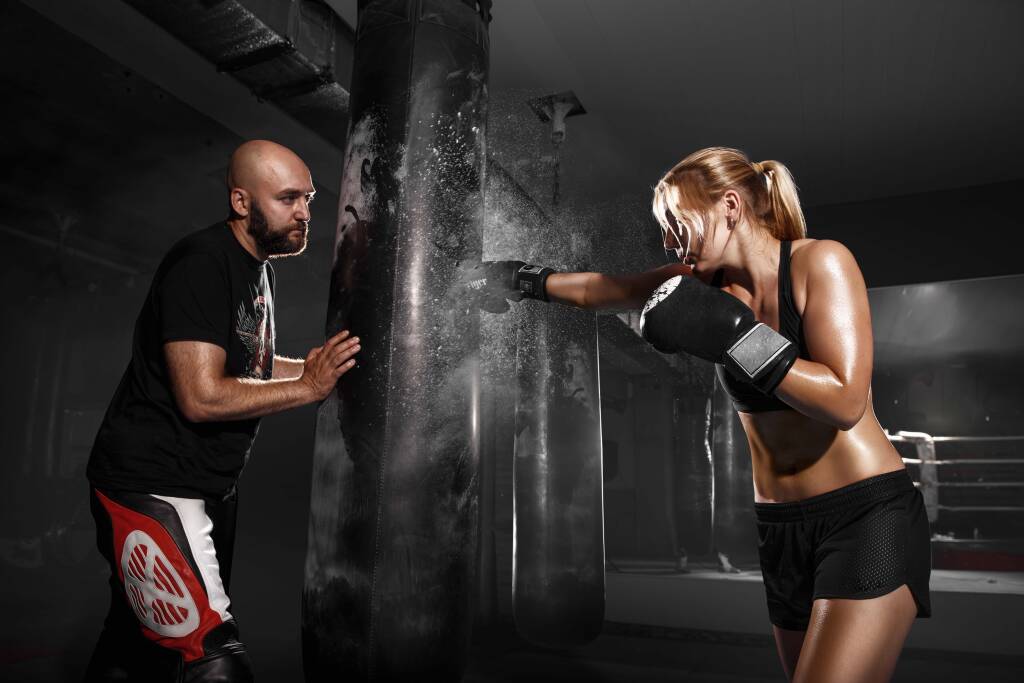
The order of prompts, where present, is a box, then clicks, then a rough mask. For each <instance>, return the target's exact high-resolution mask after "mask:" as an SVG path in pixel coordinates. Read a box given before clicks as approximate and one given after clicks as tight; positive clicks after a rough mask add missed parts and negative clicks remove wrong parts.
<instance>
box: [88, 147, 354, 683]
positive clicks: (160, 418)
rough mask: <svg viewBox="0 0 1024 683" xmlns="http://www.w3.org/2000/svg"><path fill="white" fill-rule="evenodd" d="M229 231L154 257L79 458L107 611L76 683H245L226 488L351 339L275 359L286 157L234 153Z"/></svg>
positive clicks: (321, 384)
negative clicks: (110, 392)
mask: <svg viewBox="0 0 1024 683" xmlns="http://www.w3.org/2000/svg"><path fill="white" fill-rule="evenodd" d="M227 180H228V193H229V195H228V198H229V203H230V215H229V217H228V219H227V220H226V221H223V222H219V223H217V224H215V225H212V226H210V227H209V228H206V229H204V230H200V231H198V232H195V233H193V234H191V235H188V236H187V237H185V238H184V239H183V240H181V241H180V242H178V243H177V244H175V245H174V246H173V247H172V248H171V250H170V252H169V253H168V254H167V255H166V256H165V257H164V259H163V261H162V262H161V263H160V266H159V267H158V268H157V271H156V274H155V275H154V277H153V283H152V285H151V287H150V290H149V295H148V296H147V297H146V301H145V303H144V304H143V307H142V311H141V312H140V313H139V317H138V319H137V321H136V323H135V337H134V341H133V344H132V357H131V361H130V362H129V364H128V369H127V370H126V371H125V373H124V375H123V377H122V378H121V383H120V384H119V385H118V387H117V391H116V392H115V394H114V397H113V399H112V401H111V403H110V407H109V408H108V409H107V413H106V416H105V417H104V419H103V423H102V425H101V426H100V430H99V433H98V435H97V437H96V442H95V444H94V445H93V449H92V454H91V456H90V458H89V465H88V469H87V476H88V478H89V483H90V495H91V503H92V513H93V517H94V519H95V520H96V529H97V544H98V546H99V549H100V552H101V553H102V554H103V556H104V557H105V558H106V559H107V561H108V562H109V564H110V568H111V576H110V587H111V605H110V611H109V613H108V615H107V619H106V622H105V624H104V629H103V633H102V634H101V636H100V639H99V643H98V644H97V646H96V650H95V651H94V653H93V657H92V660H91V662H90V664H89V669H88V671H87V673H86V680H87V681H115V680H116V681H125V680H130V681H135V680H138V681H147V682H150V681H151V682H154V683H156V682H160V681H175V682H179V681H188V682H197V683H198V682H207V683H209V682H212V681H218V682H220V681H250V680H252V672H251V668H250V666H249V659H248V656H247V654H246V652H245V647H244V646H243V645H242V643H241V642H240V640H239V638H238V630H237V627H236V626H235V621H234V619H233V618H232V616H231V613H230V611H229V608H230V601H229V599H228V594H227V591H228V579H229V575H230V568H231V554H232V547H233V542H234V527H235V510H236V500H237V496H236V488H235V485H236V481H237V479H238V476H239V474H240V473H241V471H242V467H243V465H244V464H245V461H246V459H247V458H248V455H249V450H250V448H251V446H252V442H253V439H254V437H255V436H256V429H257V426H258V423H259V419H260V418H261V417H262V416H264V415H269V414H271V413H276V412H279V411H282V410H286V409H288V408H294V407H296V406H301V405H304V404H307V403H312V402H314V401H319V400H322V399H324V398H325V397H326V396H327V395H328V394H329V393H330V392H331V390H332V389H333V388H334V386H335V384H336V383H337V381H338V379H339V378H340V377H341V376H342V375H343V374H344V373H345V372H347V371H348V370H349V369H351V368H352V367H353V366H354V364H355V360H354V358H353V356H354V355H355V353H356V352H357V351H359V339H358V338H356V337H352V336H350V335H349V334H348V332H347V331H343V332H341V333H339V334H338V335H336V336H335V337H333V338H331V339H329V340H328V341H327V343H326V344H324V345H323V346H322V347H317V348H315V349H313V350H311V351H310V352H309V354H308V355H307V356H306V359H305V360H297V359H290V358H283V357H281V356H277V355H275V354H274V336H275V335H274V271H273V269H272V268H271V266H270V263H269V260H270V259H274V258H279V257H284V256H292V255H295V254H299V253H301V252H302V251H303V250H304V249H305V248H306V238H307V233H308V231H309V220H310V213H309V203H310V202H311V201H312V200H313V194H314V189H313V182H312V180H311V179H310V174H309V169H307V168H306V165H305V164H304V163H302V160H301V159H299V157H298V156H296V155H295V154H294V153H293V152H292V151H291V150H289V149H287V148H285V147H282V146H281V145H278V144H275V143H273V142H268V141H265V140H253V141H250V142H247V143H245V144H243V145H242V146H240V147H239V148H238V149H237V150H235V152H234V154H232V156H231V161H230V165H229V170H228V178H227Z"/></svg>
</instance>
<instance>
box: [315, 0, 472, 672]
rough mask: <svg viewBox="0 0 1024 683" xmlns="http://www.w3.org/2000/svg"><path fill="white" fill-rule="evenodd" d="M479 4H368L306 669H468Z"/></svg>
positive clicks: (323, 425) (318, 447)
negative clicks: (340, 342)
mask: <svg viewBox="0 0 1024 683" xmlns="http://www.w3.org/2000/svg"><path fill="white" fill-rule="evenodd" d="M481 4H489V3H481ZM482 14H486V12H485V11H484V12H481V11H478V10H477V8H476V3H465V2H457V1H455V0H370V1H368V2H360V5H359V21H358V27H357V32H356V51H355V64H354V67H353V76H352V92H351V102H350V104H351V108H350V118H349V130H348V139H347V142H346V148H345V159H344V170H343V178H342V187H341V194H340V197H341V200H340V205H339V207H340V211H339V219H338V229H337V235H336V242H335V244H336V247H335V261H334V266H333V271H332V277H331V291H330V299H329V303H328V316H327V333H328V335H330V334H334V333H335V332H337V331H338V330H341V329H348V330H350V331H351V332H352V333H353V334H354V335H358V336H359V337H360V338H361V340H362V341H361V344H362V347H363V350H362V351H361V352H360V354H359V356H358V366H357V367H356V368H355V369H353V370H351V371H350V372H349V373H347V374H346V375H345V376H344V377H343V378H342V379H341V381H340V382H339V384H338V389H337V391H336V392H335V393H334V394H333V395H332V396H331V397H330V398H329V399H328V400H326V401H325V402H324V403H323V404H321V406H320V408H319V411H318V414H317V424H316V441H315V449H314V466H313V489H312V499H311V503H310V506H311V512H310V526H309V543H308V551H307V558H306V582H305V590H304V593H303V614H302V625H303V657H304V663H305V671H306V679H307V681H317V682H319V681H425V680H430V681H445V680H450V681H457V680H459V678H460V677H461V675H462V671H463V669H464V667H465V663H466V658H467V652H468V646H469V640H470V635H471V622H472V617H473V612H472V601H473V595H474V591H475V579H476V576H475V568H476V545H477V500H478V494H477V467H478V447H477V433H478V430H477V424H476V420H477V414H478V410H477V408H478V395H479V383H478V377H479V374H478V362H477V358H478V316H477V315H476V311H475V310H473V309H472V308H471V305H470V304H469V303H468V301H467V297H466V296H465V291H464V289H463V287H462V286H460V285H459V284H458V283H459V281H460V278H459V273H460V269H461V268H464V267H465V266H466V264H468V263H473V262H476V261H478V260H479V258H480V248H481V225H482V211H483V191H482V189H483V182H482V181H483V167H484V157H485V154H484V124H485V121H486V100H487V73H488V44H487V26H486V20H485V19H484V18H483V16H482Z"/></svg>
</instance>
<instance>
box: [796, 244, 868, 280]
mask: <svg viewBox="0 0 1024 683" xmlns="http://www.w3.org/2000/svg"><path fill="white" fill-rule="evenodd" d="M790 258H791V263H792V266H791V267H792V269H793V272H794V274H795V273H796V272H797V270H800V271H802V272H803V273H808V272H812V271H815V270H817V269H819V268H825V269H831V268H836V267H840V268H843V267H848V266H850V265H853V266H856V264H857V260H856V259H855V258H854V256H853V253H852V252H851V251H850V250H849V249H847V248H846V245H844V244H843V243H842V242H838V241H836V240H816V239H811V238H809V237H805V238H804V239H799V240H793V247H792V252H791V257H790Z"/></svg>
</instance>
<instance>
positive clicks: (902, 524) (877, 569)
mask: <svg viewBox="0 0 1024 683" xmlns="http://www.w3.org/2000/svg"><path fill="white" fill-rule="evenodd" d="M754 510H755V515H756V518H757V531H758V539H759V542H758V552H759V554H760V558H761V573H762V574H763V576H764V587H765V593H766V596H767V599H768V615H769V617H770V619H771V622H772V623H773V624H775V625H776V626H778V627H779V628H784V629H791V630H796V631H802V630H805V629H806V628H807V623H808V621H809V619H810V615H811V605H812V603H813V602H814V601H815V600H817V599H818V598H851V599H858V600H862V599H867V598H877V597H879V596H881V595H885V594H887V593H890V592H892V591H894V590H896V589H897V588H899V587H900V586H902V585H903V584H907V587H908V588H910V592H911V593H912V594H913V596H914V600H915V602H916V603H917V616H918V617H929V616H931V602H930V599H929V595H928V578H929V576H930V575H931V545H930V539H931V533H930V531H929V529H928V517H927V514H926V513H925V508H924V500H923V499H922V498H921V493H920V492H919V491H918V490H917V489H916V488H914V484H913V482H912V481H911V479H910V476H909V475H908V474H907V472H906V470H899V471H897V472H889V473H886V474H881V475H878V476H877V477H871V478H869V479H864V480H863V481H858V482H856V483H854V484H850V485H849V486H844V487H843V488H840V489H836V490H835V491H830V492H828V493H824V494H822V495H820V496H814V497H812V498H807V499H805V500H801V501H796V502H792V503H755V505H754Z"/></svg>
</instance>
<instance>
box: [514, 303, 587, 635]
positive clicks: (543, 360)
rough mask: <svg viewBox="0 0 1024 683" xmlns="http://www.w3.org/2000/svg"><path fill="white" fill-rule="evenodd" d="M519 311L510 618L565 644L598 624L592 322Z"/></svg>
mask: <svg viewBox="0 0 1024 683" xmlns="http://www.w3.org/2000/svg"><path fill="white" fill-rule="evenodd" d="M520 313H521V318H520V321H519V322H520V325H519V334H518V339H517V347H518V348H517V356H516V375H517V378H518V391H517V398H516V417H515V429H516V438H515V447H514V482H515V483H514V499H513V506H514V520H515V529H514V537H515V540H514V548H513V562H514V566H513V616H514V619H515V624H516V629H517V630H518V631H519V634H520V635H521V636H523V637H524V638H526V639H527V640H528V641H530V642H532V643H534V644H537V645H541V646H543V647H548V648H559V649H560V648H568V647H572V646H576V645H582V644H584V643H586V642H587V641H589V640H591V639H593V638H594V637H596V636H597V635H598V634H599V633H600V631H601V624H602V623H603V621H604V598H605V594H604V516H603V489H602V459H601V447H602V446H601V399H600V391H599V380H598V355H597V319H596V317H595V316H594V314H593V313H591V312H587V311H582V310H576V309H572V308H568V307H565V306H558V305H554V304H539V303H536V302H524V305H522V308H521V312H520Z"/></svg>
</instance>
